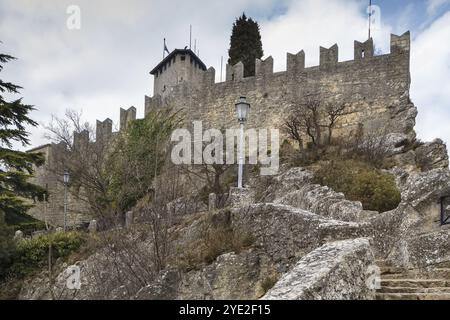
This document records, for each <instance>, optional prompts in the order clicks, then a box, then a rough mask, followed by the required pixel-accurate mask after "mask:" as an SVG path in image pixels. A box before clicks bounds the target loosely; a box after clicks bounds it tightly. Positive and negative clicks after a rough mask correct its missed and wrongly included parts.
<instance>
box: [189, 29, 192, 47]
mask: <svg viewBox="0 0 450 320" xmlns="http://www.w3.org/2000/svg"><path fill="white" fill-rule="evenodd" d="M189 49H192V24H191V25H189Z"/></svg>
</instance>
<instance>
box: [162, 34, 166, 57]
mask: <svg viewBox="0 0 450 320" xmlns="http://www.w3.org/2000/svg"><path fill="white" fill-rule="evenodd" d="M165 55H166V38H164V45H163V59H164V56H165Z"/></svg>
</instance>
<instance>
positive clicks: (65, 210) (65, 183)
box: [63, 170, 70, 232]
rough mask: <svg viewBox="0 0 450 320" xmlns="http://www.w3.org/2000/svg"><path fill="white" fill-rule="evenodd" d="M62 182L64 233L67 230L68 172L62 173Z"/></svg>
mask: <svg viewBox="0 0 450 320" xmlns="http://www.w3.org/2000/svg"><path fill="white" fill-rule="evenodd" d="M63 179H64V180H63V181H64V232H66V229H67V185H68V183H69V179H70V175H69V171H67V170H65V171H64V176H63Z"/></svg>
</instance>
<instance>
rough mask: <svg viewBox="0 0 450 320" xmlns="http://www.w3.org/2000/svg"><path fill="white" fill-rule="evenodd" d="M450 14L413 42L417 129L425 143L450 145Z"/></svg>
mask: <svg viewBox="0 0 450 320" xmlns="http://www.w3.org/2000/svg"><path fill="white" fill-rule="evenodd" d="M446 39H450V12H447V13H446V14H445V15H443V16H442V17H441V18H439V19H438V20H436V21H435V22H434V23H433V24H432V25H431V26H430V27H429V28H428V29H426V30H424V31H423V32H422V33H421V34H419V35H418V36H417V37H416V39H415V40H414V41H413V42H412V50H411V54H412V56H411V75H412V83H411V97H412V99H413V102H414V103H415V104H416V106H417V107H418V109H419V115H418V117H417V125H416V130H417V132H418V134H419V137H420V138H422V139H424V140H432V139H434V138H438V137H439V138H442V139H443V140H445V141H446V142H447V143H448V144H449V145H450V126H449V125H448V123H449V120H450V82H449V79H450V46H449V45H448V43H446V42H445V40H446Z"/></svg>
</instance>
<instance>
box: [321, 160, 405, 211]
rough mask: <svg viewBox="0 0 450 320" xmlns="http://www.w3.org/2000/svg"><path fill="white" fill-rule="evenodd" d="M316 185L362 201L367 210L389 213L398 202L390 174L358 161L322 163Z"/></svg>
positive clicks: (395, 187) (398, 197) (397, 193)
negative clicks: (324, 186) (327, 187)
mask: <svg viewBox="0 0 450 320" xmlns="http://www.w3.org/2000/svg"><path fill="white" fill-rule="evenodd" d="M315 182H316V183H319V184H321V185H326V186H329V187H331V188H333V189H334V190H335V191H337V192H343V193H344V194H345V196H346V198H347V199H349V200H353V201H361V203H362V205H363V207H364V209H366V210H374V211H379V212H385V211H389V210H392V209H395V208H396V207H397V206H398V204H399V203H400V200H401V195H400V191H399V190H398V188H397V185H396V183H395V179H394V177H393V176H392V175H390V174H388V173H384V172H382V171H380V170H378V169H376V168H375V167H373V166H371V165H369V164H366V163H363V162H359V161H354V160H344V161H337V160H334V161H331V162H329V163H321V164H320V168H319V169H318V170H317V171H316V173H315Z"/></svg>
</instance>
